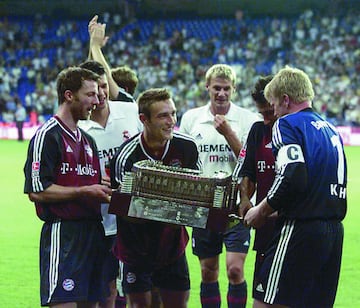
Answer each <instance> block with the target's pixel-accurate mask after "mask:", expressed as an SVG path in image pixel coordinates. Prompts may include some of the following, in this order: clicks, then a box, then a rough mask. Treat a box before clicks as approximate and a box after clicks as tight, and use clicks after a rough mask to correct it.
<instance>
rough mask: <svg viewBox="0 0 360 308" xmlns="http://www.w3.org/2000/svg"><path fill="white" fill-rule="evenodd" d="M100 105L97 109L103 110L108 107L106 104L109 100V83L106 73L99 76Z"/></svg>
mask: <svg viewBox="0 0 360 308" xmlns="http://www.w3.org/2000/svg"><path fill="white" fill-rule="evenodd" d="M98 84H99V94H98V98H99V105H98V106H97V107H96V110H101V109H104V108H105V107H106V104H107V103H108V100H109V83H108V80H107V77H106V75H105V74H104V75H101V76H100V78H99V82H98Z"/></svg>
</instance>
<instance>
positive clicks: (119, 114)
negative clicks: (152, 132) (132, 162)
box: [79, 60, 142, 308]
mask: <svg viewBox="0 0 360 308" xmlns="http://www.w3.org/2000/svg"><path fill="white" fill-rule="evenodd" d="M80 66H81V67H82V68H87V69H89V70H91V71H94V72H96V73H97V74H98V75H100V80H99V105H98V106H97V108H96V109H95V110H93V111H92V113H91V117H90V119H89V120H86V121H80V122H79V126H80V127H81V128H82V129H83V130H84V131H85V132H87V133H89V134H90V135H91V136H92V137H93V138H94V139H95V141H96V144H97V147H98V153H99V159H100V167H101V174H102V181H103V183H104V184H108V185H109V186H110V182H109V180H110V179H109V175H108V174H106V168H105V166H106V164H107V163H108V162H109V161H110V159H111V158H112V157H113V155H114V154H115V152H116V151H117V149H118V148H119V147H120V145H121V143H122V142H124V141H126V140H127V139H129V138H130V137H131V136H134V135H135V134H137V133H139V132H140V131H142V123H141V122H140V120H139V117H138V108H137V104H129V103H126V102H113V101H109V85H108V82H107V77H106V74H105V70H104V68H103V66H102V65H101V64H100V63H98V62H96V61H91V60H89V61H86V62H84V63H82V64H80ZM108 208H109V204H108V203H103V204H102V205H101V214H102V217H103V226H104V229H105V235H106V239H107V247H108V253H107V254H108V255H107V262H106V268H104V271H103V273H104V277H103V278H104V279H106V280H108V281H109V283H110V296H109V297H108V299H107V301H106V302H104V303H101V307H106V308H107V307H115V306H114V305H115V300H116V297H117V288H116V278H117V276H118V274H119V263H118V260H117V259H116V258H115V256H114V255H113V253H112V251H111V249H112V246H113V243H114V240H115V237H116V232H117V227H116V215H113V214H109V213H108ZM120 274H121V273H120ZM119 295H120V297H122V300H121V301H122V304H121V303H117V306H116V307H125V303H126V300H125V297H124V296H123V294H119ZM118 301H119V299H118V300H117V302H118Z"/></svg>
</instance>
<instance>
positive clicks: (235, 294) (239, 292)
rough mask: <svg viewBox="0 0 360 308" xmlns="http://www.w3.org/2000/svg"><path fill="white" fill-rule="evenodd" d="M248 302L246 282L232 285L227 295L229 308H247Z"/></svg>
mask: <svg viewBox="0 0 360 308" xmlns="http://www.w3.org/2000/svg"><path fill="white" fill-rule="evenodd" d="M246 300H247V285H246V281H244V282H242V283H240V284H230V283H229V288H228V294H227V302H228V308H245V306H246Z"/></svg>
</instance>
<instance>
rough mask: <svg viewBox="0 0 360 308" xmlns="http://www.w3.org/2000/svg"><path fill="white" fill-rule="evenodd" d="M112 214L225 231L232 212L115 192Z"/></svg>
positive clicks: (111, 206) (111, 205) (110, 208)
mask: <svg viewBox="0 0 360 308" xmlns="http://www.w3.org/2000/svg"><path fill="white" fill-rule="evenodd" d="M109 213H111V214H116V215H118V216H123V217H133V218H139V219H147V220H153V221H159V222H164V223H170V224H175V225H183V226H189V227H194V228H202V229H210V230H212V231H217V232H223V231H225V230H226V229H227V227H228V222H229V214H230V211H229V210H227V209H221V208H213V207H205V206H194V205H189V204H183V203H179V202H175V201H168V200H160V199H156V198H152V199H150V198H144V197H139V196H132V195H130V194H124V193H120V192H113V195H112V197H111V202H110V206H109Z"/></svg>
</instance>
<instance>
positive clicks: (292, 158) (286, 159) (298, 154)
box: [276, 144, 305, 169]
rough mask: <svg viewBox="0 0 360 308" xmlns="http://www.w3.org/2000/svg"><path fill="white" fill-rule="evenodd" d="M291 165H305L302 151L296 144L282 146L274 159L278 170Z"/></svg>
mask: <svg viewBox="0 0 360 308" xmlns="http://www.w3.org/2000/svg"><path fill="white" fill-rule="evenodd" d="M291 163H305V159H304V155H303V152H302V149H301V147H300V146H299V145H298V144H287V145H284V146H283V147H281V148H280V150H279V152H278V155H277V159H276V164H277V168H278V169H279V168H280V167H282V166H284V165H287V164H291Z"/></svg>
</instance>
